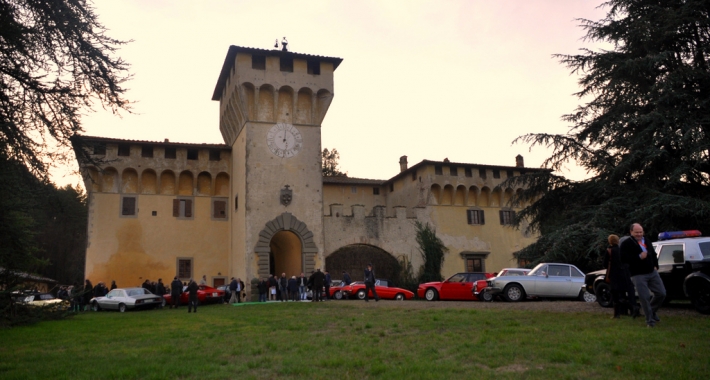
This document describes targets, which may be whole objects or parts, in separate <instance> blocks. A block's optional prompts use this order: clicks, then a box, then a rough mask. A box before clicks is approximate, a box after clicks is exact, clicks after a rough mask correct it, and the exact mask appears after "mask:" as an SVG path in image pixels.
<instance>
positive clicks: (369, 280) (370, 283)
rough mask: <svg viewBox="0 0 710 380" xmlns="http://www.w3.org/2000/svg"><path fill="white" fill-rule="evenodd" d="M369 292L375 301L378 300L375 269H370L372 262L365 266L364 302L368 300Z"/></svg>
mask: <svg viewBox="0 0 710 380" xmlns="http://www.w3.org/2000/svg"><path fill="white" fill-rule="evenodd" d="M370 292H372V296H373V297H374V298H375V301H379V300H380V297H379V296H378V295H377V290H375V270H374V269H372V264H367V268H365V302H370V300H369V298H370Z"/></svg>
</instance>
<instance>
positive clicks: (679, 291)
mask: <svg viewBox="0 0 710 380" xmlns="http://www.w3.org/2000/svg"><path fill="white" fill-rule="evenodd" d="M658 236H659V241H657V242H654V243H653V248H654V249H655V251H656V253H657V254H658V275H659V276H660V277H661V280H662V281H663V285H664V286H665V288H666V301H665V302H670V301H671V300H679V299H690V301H691V302H692V303H693V306H694V307H695V309H696V310H697V311H698V312H699V313H702V314H710V237H708V236H705V237H703V236H700V232H699V231H696V230H692V231H673V232H662V233H660V234H658ZM605 275H606V270H604V269H602V270H598V271H595V272H591V273H588V274H587V275H586V276H585V280H584V283H585V288H586V289H587V291H588V292H590V293H593V294H595V295H596V297H597V302H598V303H599V305H601V306H602V307H611V306H612V303H611V292H610V289H611V288H610V285H609V284H607V283H606V282H604V276H605Z"/></svg>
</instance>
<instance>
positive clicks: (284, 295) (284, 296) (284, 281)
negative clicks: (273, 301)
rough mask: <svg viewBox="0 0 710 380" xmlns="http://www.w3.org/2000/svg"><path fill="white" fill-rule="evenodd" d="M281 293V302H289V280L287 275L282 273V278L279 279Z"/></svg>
mask: <svg viewBox="0 0 710 380" xmlns="http://www.w3.org/2000/svg"><path fill="white" fill-rule="evenodd" d="M279 293H280V294H281V302H287V301H288V278H287V277H286V273H281V278H280V279H279Z"/></svg>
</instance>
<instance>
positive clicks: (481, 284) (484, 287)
mask: <svg viewBox="0 0 710 380" xmlns="http://www.w3.org/2000/svg"><path fill="white" fill-rule="evenodd" d="M528 273H530V269H527V268H503V269H501V270H500V272H498V274H497V275H496V277H504V276H525V275H526V274H528ZM471 292H473V296H474V297H476V298H478V299H479V300H480V301H485V302H491V301H493V299H494V298H495V296H494V295H493V294H491V293H490V292H488V279H485V280H478V281H476V282H475V283H474V284H473V289H471Z"/></svg>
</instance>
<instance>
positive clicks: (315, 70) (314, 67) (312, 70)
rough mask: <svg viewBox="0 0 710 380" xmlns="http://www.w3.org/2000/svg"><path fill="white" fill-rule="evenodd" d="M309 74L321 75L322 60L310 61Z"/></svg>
mask: <svg viewBox="0 0 710 380" xmlns="http://www.w3.org/2000/svg"><path fill="white" fill-rule="evenodd" d="M308 74H312V75H320V61H308Z"/></svg>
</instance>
